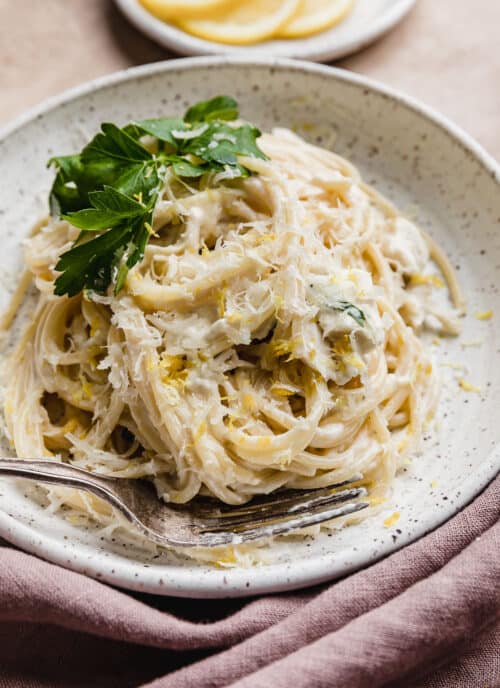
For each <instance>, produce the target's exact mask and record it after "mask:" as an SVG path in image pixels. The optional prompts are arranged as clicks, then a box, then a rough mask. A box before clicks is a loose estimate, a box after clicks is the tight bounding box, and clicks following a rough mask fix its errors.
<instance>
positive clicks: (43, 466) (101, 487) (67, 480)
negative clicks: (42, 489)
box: [0, 459, 116, 504]
mask: <svg viewBox="0 0 500 688" xmlns="http://www.w3.org/2000/svg"><path fill="white" fill-rule="evenodd" d="M0 477H10V478H23V479H27V480H34V481H36V482H41V483H47V484H49V485H60V486H62V487H74V488H78V489H80V490H86V491H87V492H91V493H92V494H95V495H96V496H97V497H100V498H101V499H105V500H106V501H108V502H109V501H111V502H112V503H113V504H116V496H115V495H114V493H113V489H112V484H113V479H112V478H106V476H99V475H96V474H95V473H90V472H89V471H86V470H84V469H83V468H76V467H75V466H70V465H68V464H66V463H63V462H62V461H54V460H53V459H50V460H49V459H47V460H45V459H0Z"/></svg>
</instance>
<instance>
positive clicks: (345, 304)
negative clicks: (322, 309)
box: [331, 301, 366, 327]
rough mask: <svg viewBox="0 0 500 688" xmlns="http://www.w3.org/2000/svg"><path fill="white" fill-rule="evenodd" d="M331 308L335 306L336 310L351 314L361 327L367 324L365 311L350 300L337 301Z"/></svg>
mask: <svg viewBox="0 0 500 688" xmlns="http://www.w3.org/2000/svg"><path fill="white" fill-rule="evenodd" d="M331 308H333V310H335V311H342V312H344V313H346V314H347V315H350V316H351V318H353V320H355V321H356V322H357V323H358V325H359V326H360V327H364V326H365V324H366V317H365V314H364V313H363V311H362V310H361V309H360V308H358V307H357V306H355V305H354V304H353V303H349V301H337V302H336V303H335V304H333V305H332V306H331Z"/></svg>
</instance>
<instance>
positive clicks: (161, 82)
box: [0, 58, 500, 597]
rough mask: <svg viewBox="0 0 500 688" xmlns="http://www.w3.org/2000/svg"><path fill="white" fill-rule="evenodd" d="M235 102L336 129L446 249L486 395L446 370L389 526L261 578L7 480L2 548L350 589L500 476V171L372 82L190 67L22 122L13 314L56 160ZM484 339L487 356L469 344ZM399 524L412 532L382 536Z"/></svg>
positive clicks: (11, 164)
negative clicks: (57, 511) (139, 125)
mask: <svg viewBox="0 0 500 688" xmlns="http://www.w3.org/2000/svg"><path fill="white" fill-rule="evenodd" d="M224 92H226V93H230V94H232V95H234V96H235V97H236V98H237V99H238V100H239V102H240V105H241V110H242V113H243V115H244V116H245V117H247V118H248V119H250V120H252V121H255V122H256V123H257V124H258V125H260V126H261V127H262V128H264V129H267V128H270V127H272V126H273V125H281V126H283V125H284V126H289V127H290V126H291V127H296V128H297V129H298V130H299V131H300V130H303V131H305V135H306V136H307V137H309V138H310V139H312V140H313V141H314V140H316V141H318V142H319V143H321V142H322V141H323V142H324V141H326V140H327V139H328V136H329V134H331V132H332V129H334V130H335V131H336V132H337V135H338V138H337V144H336V150H337V151H339V152H340V153H342V154H344V155H347V156H348V157H349V158H350V159H352V160H353V161H354V162H355V163H356V164H357V165H358V166H359V167H360V168H361V170H362V172H363V174H364V176H365V178H366V180H367V181H369V182H370V183H372V184H375V185H376V187H377V188H379V189H380V190H381V191H383V192H384V193H386V194H387V195H388V196H389V197H390V198H392V199H393V200H395V201H396V202H397V203H398V204H399V206H400V207H401V208H402V209H406V210H408V211H411V212H412V213H413V214H414V215H415V216H416V219H417V220H418V222H420V223H421V225H422V226H423V227H425V228H426V229H427V230H428V231H429V232H430V233H431V234H432V235H433V236H434V237H436V238H437V240H438V241H439V243H440V244H441V245H442V246H443V247H444V249H445V250H446V252H447V253H448V255H449V256H450V257H451V259H452V261H453V264H454V265H456V266H457V269H458V270H459V272H458V274H459V277H460V280H461V282H462V285H463V287H464V290H465V293H466V295H467V298H468V301H469V313H470V314H471V315H469V316H468V317H467V318H466V319H465V321H464V334H463V336H462V337H461V338H460V339H458V340H454V339H450V340H444V341H443V342H442V345H441V346H440V347H437V348H436V358H437V361H438V364H439V363H443V362H444V363H446V362H448V363H459V364H463V365H466V366H468V368H469V369H468V370H467V371H466V372H460V375H461V376H463V377H466V378H467V379H468V380H470V381H471V382H472V383H474V384H475V385H478V386H479V387H481V390H482V391H481V393H480V394H474V393H466V392H465V391H463V390H461V389H460V387H459V386H458V383H457V381H456V379H455V375H456V371H455V370H454V369H451V368H443V375H444V377H445V384H444V386H443V394H442V401H441V406H440V412H439V418H440V424H441V429H440V432H439V436H438V440H430V439H429V440H428V441H426V442H425V443H424V444H425V446H426V451H425V452H424V454H423V456H421V457H420V458H418V459H415V460H414V461H413V463H412V465H411V466H408V467H407V469H406V470H405V471H404V472H403V473H401V475H400V476H399V477H398V478H397V480H396V482H395V487H394V499H393V502H392V503H391V504H388V505H387V509H386V510H385V512H383V513H381V514H380V515H378V516H376V517H373V518H371V519H369V520H367V521H365V522H363V523H362V524H360V525H358V526H352V527H349V528H347V529H344V530H343V531H341V532H339V533H337V534H333V535H331V536H327V535H326V534H324V535H321V536H320V537H318V538H317V539H315V540H311V539H309V540H304V541H298V542H294V543H293V544H283V543H277V544H276V546H275V547H274V548H273V549H272V550H271V551H270V552H269V555H268V556H269V563H268V564H265V565H261V566H258V567H255V568H251V569H227V570H221V569H216V568H213V567H209V566H203V565H199V564H194V563H193V562H191V561H189V560H185V559H183V558H181V557H178V556H176V555H174V554H169V553H163V554H161V555H159V556H158V555H156V554H154V553H150V552H149V553H148V552H147V551H144V550H142V549H141V548H138V547H133V546H127V544H126V543H124V542H121V541H119V540H118V539H111V538H109V537H102V536H101V533H99V532H97V531H96V530H93V529H88V530H85V529H84V528H82V527H78V526H75V525H72V524H70V523H68V522H66V521H65V520H63V519H62V518H61V516H59V515H52V514H49V513H48V512H47V511H44V510H43V509H42V508H41V507H40V506H38V505H37V504H36V503H35V502H34V501H33V500H32V499H31V498H30V497H29V496H27V493H26V494H25V491H24V490H23V486H22V485H21V484H20V483H18V484H15V483H11V482H9V481H6V480H3V481H0V536H2V537H4V538H6V539H7V540H10V541H11V542H13V543H15V544H17V545H19V546H20V547H22V548H24V549H26V550H28V551H31V552H34V553H36V554H39V555H40V556H43V557H44V558H46V559H49V560H51V561H54V562H57V563H59V564H62V565H63V566H67V567H70V568H72V569H75V570H78V571H82V572H84V573H87V574H89V575H91V576H95V577H98V578H101V579H103V580H106V581H108V582H110V583H113V584H115V585H119V586H123V587H126V588H133V589H136V590H143V591H148V592H154V593H158V594H169V595H179V596H189V597H217V596H236V595H249V594H255V593H259V592H265V591H277V590H285V589H290V588H296V587H300V586H305V585H309V584H313V583H318V582H320V581H324V580H327V579H330V578H334V577H336V576H341V575H345V574H346V573H348V572H350V571H353V570H355V569H357V568H360V567H362V566H365V565H367V564H369V563H370V562H373V561H375V560H377V559H379V558H380V557H382V556H384V555H386V554H388V553H390V552H392V551H394V550H396V549H397V548H399V547H401V546H403V545H405V544H407V543H408V542H411V541H412V540H414V539H415V538H418V537H420V536H421V535H423V534H424V533H426V532H427V531H429V530H431V529H432V528H435V527H437V526H438V525H439V524H441V523H442V522H443V521H445V520H446V519H447V518H449V517H450V516H451V515H453V514H454V513H455V512H456V511H457V510H458V509H460V508H461V507H463V506H464V505H465V504H466V503H467V502H468V501H469V500H471V499H472V498H473V497H474V495H476V494H477V493H478V492H479V491H480V490H481V489H482V488H483V487H484V486H485V485H486V484H487V483H488V481H490V480H491V479H492V478H493V476H494V475H495V474H496V472H497V471H498V469H499V466H500V452H499V447H498V442H499V437H500V425H499V423H498V420H497V417H498V408H499V406H500V365H499V363H500V356H499V352H498V350H497V347H498V342H499V341H500V317H494V318H493V319H492V320H490V321H487V322H481V321H478V320H477V319H476V318H475V317H474V315H473V314H474V313H475V312H476V311H484V310H486V309H490V308H491V309H494V310H495V311H496V313H497V314H499V316H500V297H499V294H498V284H499V270H500V231H499V229H500V181H499V179H500V171H499V168H498V166H497V164H496V163H495V162H494V161H493V160H492V159H491V158H489V157H488V155H487V154H486V153H485V152H484V151H483V150H482V149H481V148H480V147H479V146H478V145H477V144H476V143H474V141H472V139H470V138H469V137H468V136H467V135H466V134H464V133H463V132H461V131H460V130H459V129H458V128H457V127H455V126H454V125H452V124H451V123H449V122H448V121H446V120H445V119H444V118H442V117H440V116H439V115H437V114H436V113H433V112H432V111H431V110H429V109H428V108H426V107H424V106H423V105H420V104H418V103H416V102H415V101H413V100H411V99H410V98H407V97H405V96H402V95H400V94H397V93H395V92H393V91H391V90H389V89H386V88H385V87H383V86H380V85H378V84H374V83H373V82H371V81H369V80H367V79H364V78H362V77H360V76H356V75H353V74H350V73H347V72H343V71H338V70H333V69H331V68H327V67H322V66H315V65H311V64H305V63H299V62H291V61H273V62H269V61H267V62H266V61H265V60H255V59H254V60H248V59H235V58H231V59H229V58H216V59H214V58H198V59H189V60H179V61H177V62H166V63H163V64H154V65H149V66H145V67H140V68H138V69H133V70H129V71H127V72H122V73H119V74H115V75H112V76H109V77H105V78H103V79H99V80H97V81H95V82H92V83H90V84H86V85H84V86H81V87H79V88H77V89H74V90H72V91H70V92H69V93H66V94H64V95H62V96H60V97H58V98H55V99H52V100H51V101H49V102H47V103H46V104H44V105H42V106H41V107H39V108H37V109H36V110H34V111H32V112H31V113H28V114H27V115H25V116H23V117H21V118H20V119H19V120H17V122H15V123H14V124H13V125H12V126H11V127H10V128H9V129H8V130H7V131H6V132H4V133H3V135H2V136H1V138H0V161H1V165H2V172H3V174H2V184H1V185H0V236H1V238H2V252H1V254H0V275H1V279H0V306H1V305H5V304H6V303H7V301H8V296H9V293H10V292H11V291H12V288H13V285H14V284H15V283H16V280H17V278H18V275H19V272H20V265H21V258H20V241H21V239H22V238H23V236H24V235H25V234H26V233H27V232H28V230H29V227H30V225H31V223H32V221H34V220H35V219H36V217H37V216H39V215H40V213H42V212H43V211H44V210H45V202H46V201H45V199H46V195H47V191H48V189H49V186H50V182H51V177H52V173H51V172H50V171H48V170H47V169H46V168H45V163H46V160H47V159H48V158H49V157H50V156H52V155H54V154H63V153H70V152H73V151H75V150H79V149H80V148H81V146H82V144H83V143H84V142H85V140H86V139H87V138H88V137H89V136H90V135H91V134H92V133H93V132H95V130H96V129H97V128H98V126H99V124H100V122H102V121H103V120H111V121H115V122H118V123H124V122H126V121H128V120H130V119H132V118H144V117H147V116H149V117H154V116H159V115H162V114H179V113H181V112H182V111H183V110H184V109H185V108H186V106H188V105H189V104H190V103H192V102H194V101H196V100H199V99H202V98H208V97H210V96H212V95H214V94H217V93H224ZM478 339H484V343H483V344H482V345H481V346H480V347H478V348H475V347H465V348H464V347H463V346H462V343H464V342H468V341H471V340H478ZM446 378H447V379H446ZM3 451H4V452H5V453H6V454H7V453H8V452H9V447H8V446H4V447H3ZM396 510H397V511H399V512H400V514H401V518H400V520H399V522H398V523H397V524H396V525H394V527H392V528H386V527H384V525H383V520H384V518H386V517H387V515H388V514H390V513H392V512H393V511H396Z"/></svg>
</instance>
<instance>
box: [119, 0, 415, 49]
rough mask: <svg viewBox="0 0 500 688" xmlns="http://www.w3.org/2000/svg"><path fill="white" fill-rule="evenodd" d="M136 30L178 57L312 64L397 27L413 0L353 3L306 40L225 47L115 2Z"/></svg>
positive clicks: (136, 5)
mask: <svg viewBox="0 0 500 688" xmlns="http://www.w3.org/2000/svg"><path fill="white" fill-rule="evenodd" d="M115 2H116V4H117V5H118V7H119V8H120V9H121V11H122V12H123V14H124V15H125V16H126V17H127V18H128V19H129V21H130V22H131V23H132V24H134V26H136V27H137V28H138V29H139V31H142V32H143V33H145V34H146V35H147V36H149V38H152V39H153V40H154V41H156V42H157V43H159V44H160V45H163V46H164V47H165V48H168V49H169V50H173V51H174V52H176V53H180V54H181V55H215V54H217V55H242V54H245V55H247V56H248V55H252V56H261V57H266V58H271V57H294V58H300V59H302V60H313V61H316V62H321V61H324V62H326V61H328V60H338V59H340V58H341V57H345V56H346V55H350V54H351V53H355V52H357V51H358V50H362V49H363V48H365V47H366V46H367V45H369V44H370V43H372V42H373V41H376V40H377V39H378V38H380V37H381V36H383V35H384V34H385V33H387V32H388V31H390V30H391V29H392V28H393V27H394V26H396V24H398V23H399V22H400V21H401V20H402V19H403V17H405V15H406V14H407V13H408V12H409V11H410V10H411V8H412V7H413V5H414V4H415V2H416V0H356V3H355V6H354V9H353V11H352V12H351V13H350V14H349V15H348V16H347V17H346V18H345V19H344V20H343V21H342V22H340V23H339V24H337V25H336V26H333V27H332V28H331V29H327V30H326V31H322V32H321V33H318V34H315V35H313V36H309V37H307V38H297V39H294V40H272V41H263V42H262V43H256V44H255V45H248V46H238V45H236V46H234V45H225V44H223V43H215V42H214V41H207V40H204V39H202V38H197V37H196V36H192V35H191V34H188V33H186V32H185V31H182V29H179V28H178V27H176V26H174V25H173V24H167V23H166V22H163V21H161V20H160V19H157V18H156V17H155V16H153V15H152V14H151V13H150V12H148V11H147V10H146V9H145V8H144V7H143V6H142V5H141V4H140V2H139V0H115Z"/></svg>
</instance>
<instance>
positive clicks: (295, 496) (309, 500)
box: [0, 459, 369, 547]
mask: <svg viewBox="0 0 500 688" xmlns="http://www.w3.org/2000/svg"><path fill="white" fill-rule="evenodd" d="M0 477H13V478H25V479H28V480H33V481H35V482H40V483H48V484H51V485H59V486H62V487H71V488H76V489H79V490H85V491H86V492H90V493H92V494H93V495H95V496H96V497H100V498H101V499H103V500H104V501H106V502H108V503H109V504H111V506H113V507H115V509H117V510H118V511H119V512H120V513H121V514H123V515H124V516H125V518H126V519H127V520H128V521H130V523H132V524H133V525H134V526H136V528H138V529H139V530H140V531H141V532H142V533H143V534H144V535H145V536H146V537H147V538H148V539H149V540H153V541H154V542H158V543H159V544H161V545H166V546H169V547H218V546H221V545H229V544H237V543H240V542H249V541H251V540H258V539H260V538H266V537H270V536H273V535H284V534H286V533H290V532H291V531H294V530H299V529H300V528H306V527H308V526H312V525H316V524H318V523H323V522H325V521H330V520H332V519H335V518H339V517H341V516H347V515H349V514H352V513H355V512H356V511H360V510H361V509H365V508H366V507H367V506H369V505H368V503H367V502H365V501H361V500H362V498H363V497H366V495H367V490H366V488H365V487H363V486H360V485H353V483H356V482H359V481H360V480H361V479H362V476H361V475H354V476H353V477H352V478H351V479H350V480H345V481H343V482H341V483H338V484H337V485H331V486H329V487H327V488H320V489H316V490H307V491H305V490H284V491H279V492H275V493H273V494H272V495H267V496H265V497H258V498H254V499H253V500H252V501H251V502H249V503H248V504H244V505H242V506H227V505H224V504H221V503H220V502H218V501H216V500H215V499H209V498H197V499H195V500H193V501H192V502H191V503H190V504H189V505H173V504H166V503H165V502H163V501H162V500H160V499H159V498H158V496H157V494H156V491H155V489H154V486H153V485H152V484H151V483H150V482H147V481H145V480H129V479H126V478H109V477H106V476H103V475H97V474H96V473H90V472H89V471H85V470H82V469H81V468H76V467H74V466H70V465H69V464H66V463H62V462H60V461H54V460H41V459H0Z"/></svg>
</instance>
